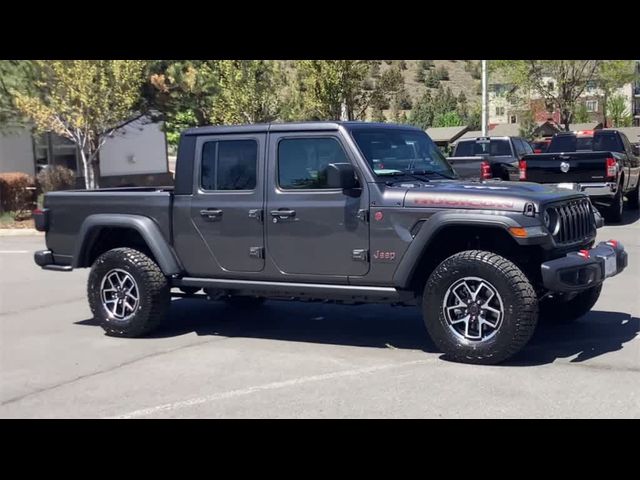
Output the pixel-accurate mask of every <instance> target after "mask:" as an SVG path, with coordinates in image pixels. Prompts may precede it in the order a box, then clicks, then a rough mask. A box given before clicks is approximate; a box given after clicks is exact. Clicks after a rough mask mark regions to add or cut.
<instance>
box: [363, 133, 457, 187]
mask: <svg viewBox="0 0 640 480" xmlns="http://www.w3.org/2000/svg"><path fill="white" fill-rule="evenodd" d="M351 135H352V136H353V139H354V140H355V142H356V143H357V145H358V147H359V148H360V151H361V152H362V154H363V155H364V157H365V159H366V160H367V162H368V163H369V165H370V166H371V169H372V170H373V172H374V173H375V174H376V175H378V176H381V177H384V176H395V175H403V174H406V175H411V174H419V175H428V174H431V173H433V174H435V175H439V176H441V177H447V178H455V173H454V172H453V170H452V168H451V166H450V165H449V163H448V162H447V160H446V159H445V157H444V155H442V152H440V150H439V149H438V147H437V146H436V145H435V144H434V143H433V141H432V140H431V139H430V138H429V136H428V135H427V134H426V133H423V132H417V131H414V130H397V129H395V128H394V129H391V128H388V129H387V128H371V129H368V128H358V129H355V130H352V131H351Z"/></svg>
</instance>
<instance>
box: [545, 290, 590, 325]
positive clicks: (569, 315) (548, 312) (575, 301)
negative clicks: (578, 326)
mask: <svg viewBox="0 0 640 480" xmlns="http://www.w3.org/2000/svg"><path fill="white" fill-rule="evenodd" d="M601 291H602V284H600V285H597V286H595V287H591V288H590V289H588V290H585V291H584V292H580V293H579V294H577V295H576V296H575V297H573V298H572V299H571V300H568V301H567V300H564V299H563V298H562V297H558V298H547V299H545V300H543V301H541V302H540V318H541V319H542V320H552V321H554V322H557V323H571V322H573V321H575V320H577V319H579V318H580V317H582V316H584V315H585V314H587V313H589V312H590V311H591V309H592V308H593V306H594V305H595V304H596V302H597V301H598V298H600V292H601Z"/></svg>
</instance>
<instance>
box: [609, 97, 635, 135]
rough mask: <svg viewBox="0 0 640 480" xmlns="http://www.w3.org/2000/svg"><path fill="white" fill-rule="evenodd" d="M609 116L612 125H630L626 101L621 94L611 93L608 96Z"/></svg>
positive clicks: (630, 120)
mask: <svg viewBox="0 0 640 480" xmlns="http://www.w3.org/2000/svg"><path fill="white" fill-rule="evenodd" d="M609 116H610V118H611V123H612V126H613V127H630V126H631V122H632V119H631V115H630V114H629V109H628V108H627V101H626V99H625V97H623V96H622V95H613V96H612V97H610V98H609Z"/></svg>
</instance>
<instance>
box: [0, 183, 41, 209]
mask: <svg viewBox="0 0 640 480" xmlns="http://www.w3.org/2000/svg"><path fill="white" fill-rule="evenodd" d="M34 186H35V181H34V179H33V177H32V176H30V175H27V174H26V173H22V172H11V173H0V204H1V205H2V210H3V211H8V212H13V214H14V216H15V218H18V217H21V216H23V215H24V214H25V213H26V212H30V211H31V209H32V207H33V205H34V200H35V189H34V188H31V187H34Z"/></svg>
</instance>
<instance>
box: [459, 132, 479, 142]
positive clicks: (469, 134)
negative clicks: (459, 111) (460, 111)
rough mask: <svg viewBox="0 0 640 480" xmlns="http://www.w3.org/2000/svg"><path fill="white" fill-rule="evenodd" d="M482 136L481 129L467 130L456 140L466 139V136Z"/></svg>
mask: <svg viewBox="0 0 640 480" xmlns="http://www.w3.org/2000/svg"><path fill="white" fill-rule="evenodd" d="M481 136H482V130H469V131H468V132H465V133H464V135H462V136H461V137H460V138H458V140H462V139H466V138H477V137H481Z"/></svg>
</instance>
